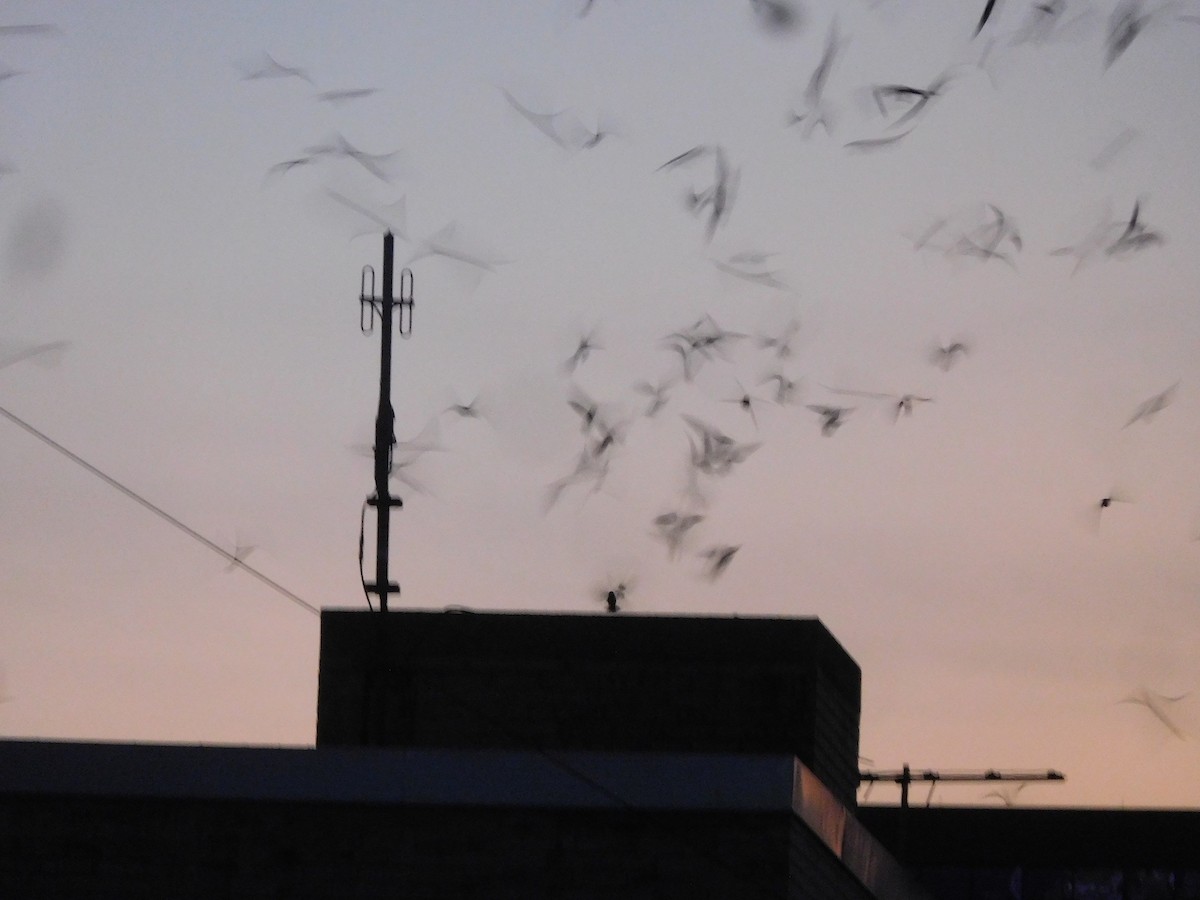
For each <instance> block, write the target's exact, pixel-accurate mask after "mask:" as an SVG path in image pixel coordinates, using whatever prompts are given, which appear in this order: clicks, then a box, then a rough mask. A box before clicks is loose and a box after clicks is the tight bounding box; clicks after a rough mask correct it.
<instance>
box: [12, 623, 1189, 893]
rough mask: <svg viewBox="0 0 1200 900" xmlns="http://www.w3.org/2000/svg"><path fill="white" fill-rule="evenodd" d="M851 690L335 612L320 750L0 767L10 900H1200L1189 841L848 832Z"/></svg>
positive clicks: (635, 640)
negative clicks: (64, 899) (222, 899)
mask: <svg viewBox="0 0 1200 900" xmlns="http://www.w3.org/2000/svg"><path fill="white" fill-rule="evenodd" d="M860 678H861V675H860V671H859V669H858V666H857V665H856V664H855V663H854V661H853V660H852V659H851V658H850V657H849V656H848V655H847V654H846V653H845V651H844V650H843V649H842V648H841V647H840V646H839V645H838V644H837V642H836V641H835V640H834V639H833V637H832V636H831V635H830V634H829V632H828V631H827V630H826V629H825V628H824V626H823V625H821V623H820V622H819V621H817V620H815V619H777V618H738V617H686V616H640V615H625V614H622V615H618V616H611V615H606V614H598V615H531V614H516V613H471V612H465V611H463V612H451V611H447V612H440V613H431V612H389V613H386V614H380V613H370V612H343V611H326V612H325V613H323V615H322V635H321V671H320V683H319V697H318V704H317V707H318V708H317V713H318V715H317V742H316V746H315V747H311V748H267V747H207V746H176V745H153V744H116V743H111V744H102V743H81V742H56V741H52V742H45V741H0V897H4V898H8V897H54V896H72V897H110V896H111V897H122V898H124V897H193V896H194V897H206V898H207V897H214V896H229V897H242V896H245V897H405V898H413V897H415V898H435V897H436V898H444V897H455V898H480V900H482V898H489V900H494V898H510V897H511V898H518V897H519V898H529V897H547V898H551V897H552V898H580V900H583V898H589V900H590V898H609V897H621V898H689V900H693V898H757V897H764V898H766V897H772V898H788V900H793V898H813V900H842V898H845V900H871V898H877V900H919V898H935V900H941V898H947V900H949V898H954V900H975V898H1005V900H1025V898H1034V897H1036V898H1038V900H1043V898H1059V897H1063V898H1067V897H1070V898H1079V897H1096V898H1113V900H1117V898H1120V900H1128V898H1159V897H1162V898H1193V897H1196V898H1200V886H1198V882H1200V876H1198V875H1197V869H1198V868H1200V866H1198V864H1197V862H1196V855H1197V851H1196V848H1198V847H1200V814H1196V813H1191V812H1180V813H1162V814H1158V813H1149V812H1134V813H1126V812H1117V811H1077V810H1053V811H1048V810H1023V809H987V810H984V809H975V810H956V809H948V808H936V809H900V808H896V807H890V808H889V807H861V808H859V807H857V806H856V803H855V789H856V786H857V782H858V767H857V762H858V756H857V754H858V728H859V711H860ZM1135 832H1136V833H1135ZM1155 833H1161V834H1162V835H1163V836H1162V837H1161V838H1160V839H1158V840H1154V839H1152V838H1151V837H1149V835H1152V834H1155ZM1189 852H1190V853H1191V856H1190V857H1189Z"/></svg>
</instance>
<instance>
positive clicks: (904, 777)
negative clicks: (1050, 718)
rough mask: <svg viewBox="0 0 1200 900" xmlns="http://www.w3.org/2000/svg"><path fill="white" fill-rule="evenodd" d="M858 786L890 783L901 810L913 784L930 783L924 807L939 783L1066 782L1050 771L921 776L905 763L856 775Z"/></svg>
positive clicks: (931, 772)
mask: <svg viewBox="0 0 1200 900" xmlns="http://www.w3.org/2000/svg"><path fill="white" fill-rule="evenodd" d="M858 780H859V783H862V782H866V783H868V784H870V785H874V784H875V782H877V781H890V782H893V783H895V784H898V785H900V806H901V808H903V809H907V808H908V787H909V785H910V784H912V783H913V782H914V781H928V782H929V796H928V797H926V798H925V805H926V806H928V805H929V801H930V800H932V799H933V789H934V788H935V787H937V783H938V782H939V781H968V782H984V783H986V782H991V781H1020V782H1028V781H1066V780H1067V778H1066V776H1065V775H1063V773H1062V772H1058V771H1056V770H1054V769H1049V770H1047V771H1045V772H1001V771H999V770H997V769H988V770H987V771H985V772H937V771H934V770H933V769H925V770H924V771H922V772H914V771H912V769H911V768H909V765H908V763H905V764H904V766H903V768H901V769H900V770H899V771H896V770H894V769H893V770H891V771H883V772H871V771H865V772H859V773H858Z"/></svg>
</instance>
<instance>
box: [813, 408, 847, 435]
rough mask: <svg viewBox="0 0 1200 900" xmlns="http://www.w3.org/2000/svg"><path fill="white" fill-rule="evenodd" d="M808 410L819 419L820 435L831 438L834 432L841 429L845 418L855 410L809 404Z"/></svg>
mask: <svg viewBox="0 0 1200 900" xmlns="http://www.w3.org/2000/svg"><path fill="white" fill-rule="evenodd" d="M808 408H809V409H811V410H812V411H813V412H815V413H816V414H817V415H818V416H820V417H821V434H823V435H824V436H825V437H831V436H832V435H833V433H834V432H835V431H837V430H838V429H839V428H841V427H842V425H843V424H844V420H845V418H846V416H847V415H849V414H850V413H852V412H853V411H854V409H855V408H854V407H853V406H849V407H847V406H823V405H820V404H809V406H808Z"/></svg>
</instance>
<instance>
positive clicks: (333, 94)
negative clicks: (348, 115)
mask: <svg viewBox="0 0 1200 900" xmlns="http://www.w3.org/2000/svg"><path fill="white" fill-rule="evenodd" d="M377 93H379V88H342V89H340V90H333V91H321V92H320V93H319V94H317V100H319V101H320V102H321V103H332V104H333V105H334V106H341V105H342V104H343V103H349V102H350V101H352V100H361V99H363V98H364V97H370V96H371V95H372V94H377Z"/></svg>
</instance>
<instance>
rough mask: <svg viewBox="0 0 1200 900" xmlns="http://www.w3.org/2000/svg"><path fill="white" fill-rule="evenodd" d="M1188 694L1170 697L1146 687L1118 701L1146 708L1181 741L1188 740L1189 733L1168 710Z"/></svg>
mask: <svg viewBox="0 0 1200 900" xmlns="http://www.w3.org/2000/svg"><path fill="white" fill-rule="evenodd" d="M1187 696H1188V695H1187V694H1180V695H1179V696H1177V697H1168V696H1166V695H1165V694H1157V693H1155V692H1153V691H1150V690H1147V689H1146V688H1145V687H1139V688H1137V690H1135V691H1134V692H1133V693H1132V694H1130V695H1129V696H1128V697H1123V698H1122V699H1121V700H1119V701H1117V702H1119V703H1134V704H1137V705H1138V706H1144V707H1146V709H1148V710H1149V711H1150V714H1151V715H1152V716H1154V718H1156V719H1158V721H1159V722H1161V723H1162V724H1163V727H1165V728H1166V729H1167V730H1168V731H1169V732H1171V734H1173V735H1174V736H1175V737H1177V738H1179V739H1180V740H1181V741H1183V740H1187V733H1186V732H1184V730H1183V729H1182V728H1181V727H1180V726H1179V723H1178V722H1176V721H1175V719H1174V718H1172V717H1171V715H1170V714H1169V713H1168V712H1167V708H1168V707H1169V706H1170V705H1172V704H1175V703H1178V702H1179V701H1180V700H1183V699H1184V698H1186V697H1187Z"/></svg>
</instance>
